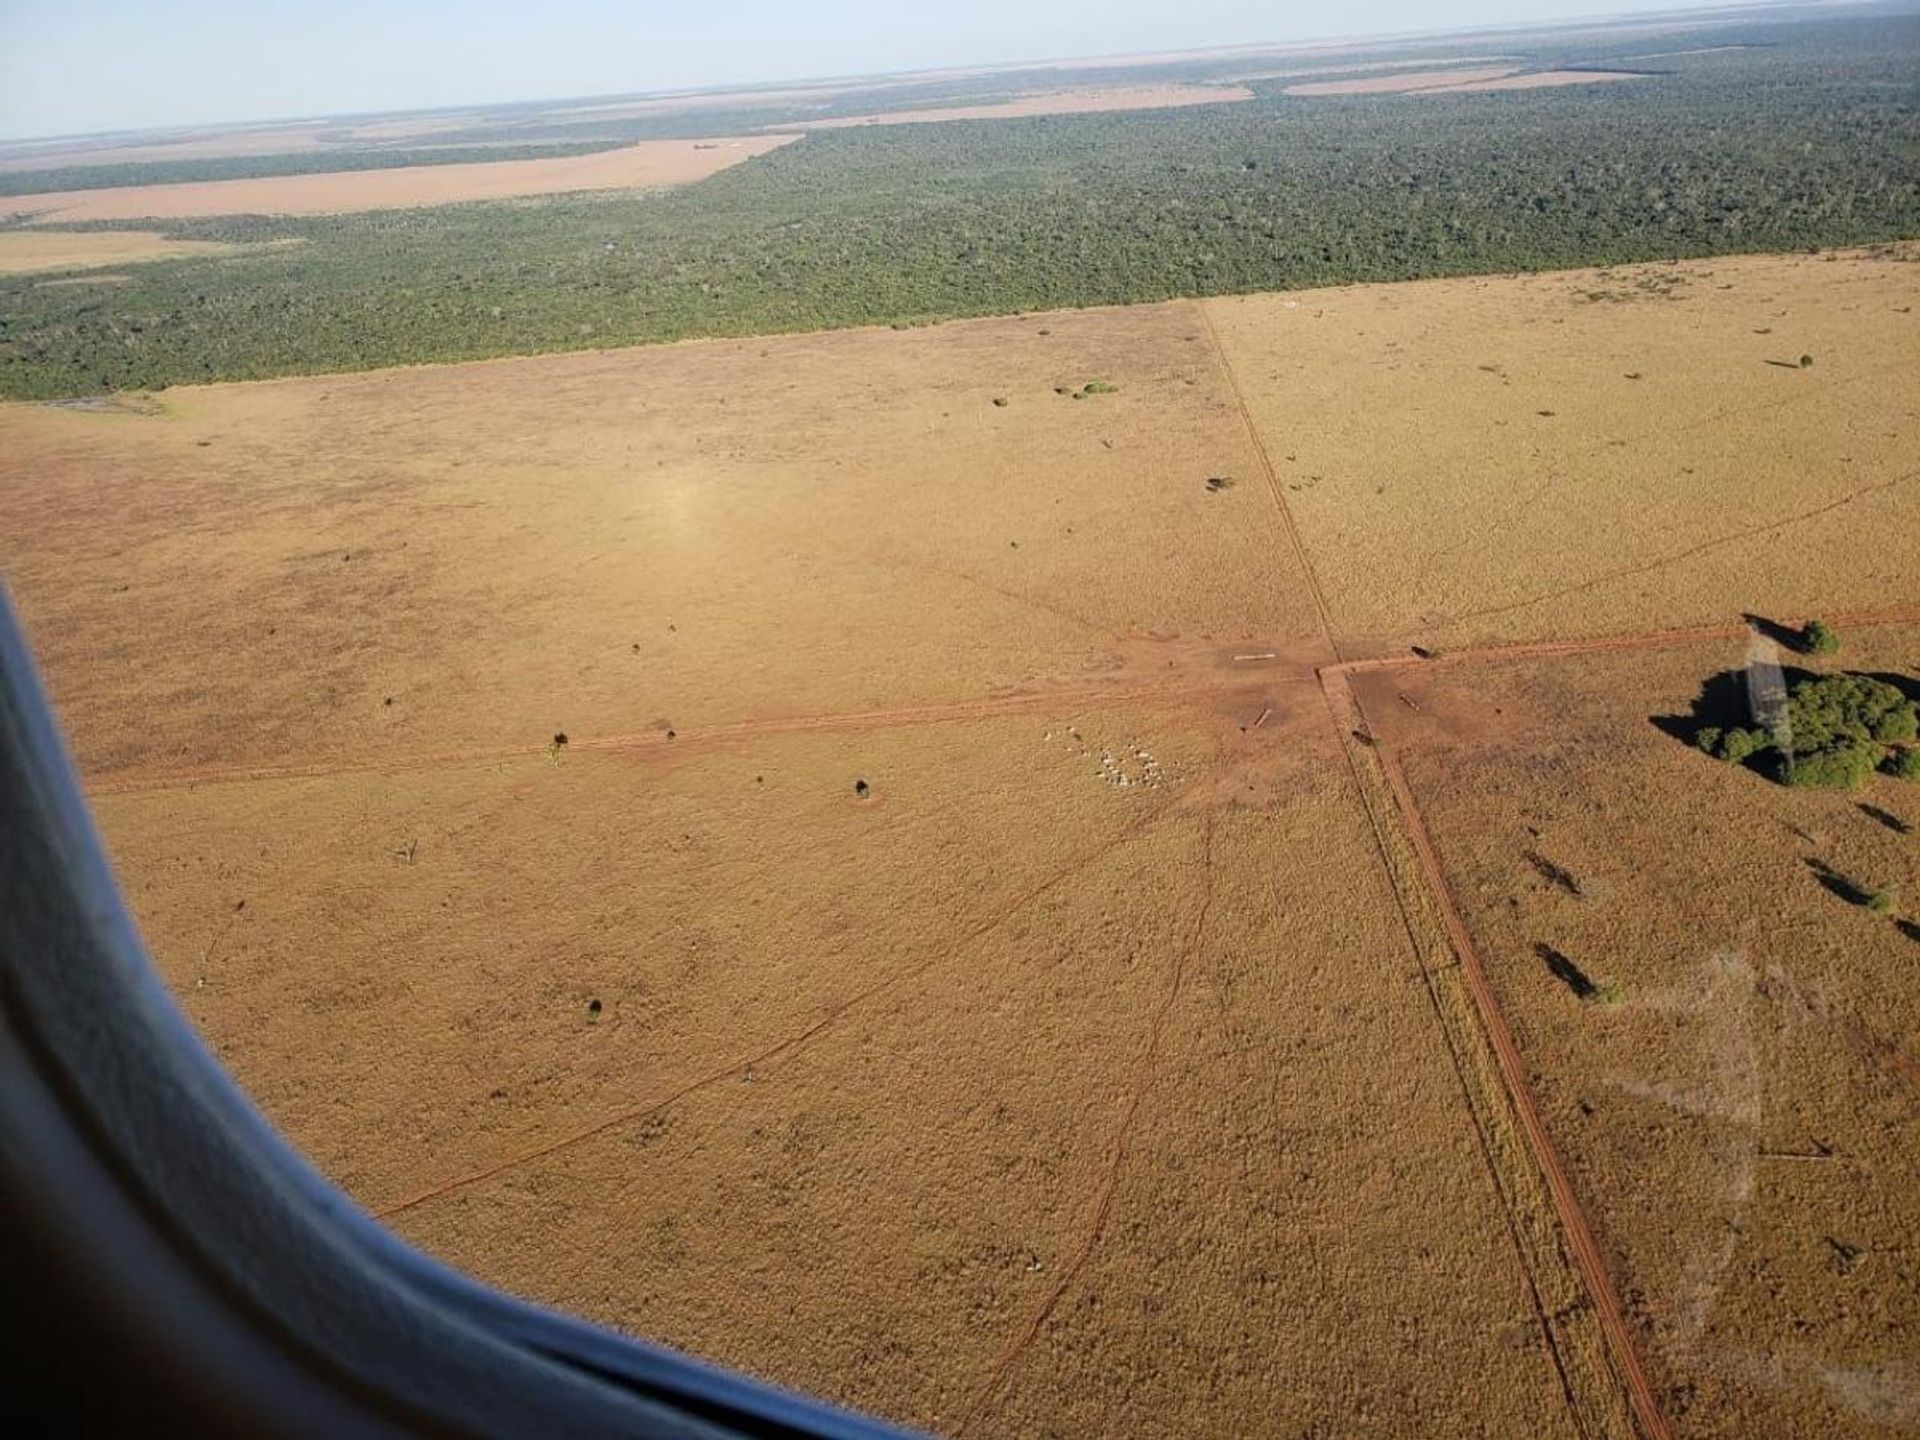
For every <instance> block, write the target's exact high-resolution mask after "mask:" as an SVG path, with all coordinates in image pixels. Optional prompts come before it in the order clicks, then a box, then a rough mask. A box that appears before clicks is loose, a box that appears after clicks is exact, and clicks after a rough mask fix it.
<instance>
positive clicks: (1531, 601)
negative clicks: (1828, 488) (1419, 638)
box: [1443, 470, 1920, 628]
mask: <svg viewBox="0 0 1920 1440" xmlns="http://www.w3.org/2000/svg"><path fill="white" fill-rule="evenodd" d="M1916 477H1920V470H1909V471H1907V472H1906V474H1904V475H1895V476H1894V477H1893V478H1892V479H1890V480H1879V481H1876V482H1875V483H1873V484H1871V485H1862V486H1860V487H1859V488H1858V489H1855V490H1849V491H1848V492H1847V493H1846V494H1844V495H1842V496H1840V497H1839V498H1837V499H1834V500H1829V501H1827V503H1826V504H1824V505H1816V506H1814V507H1813V508H1812V509H1811V510H1802V511H1800V512H1799V513H1798V514H1794V515H1787V516H1783V517H1782V518H1780V519H1778V520H1769V521H1768V522H1767V523H1766V524H1764V525H1749V526H1746V527H1745V528H1743V529H1740V530H1731V531H1728V532H1727V533H1726V534H1724V535H1717V536H1714V537H1713V538H1712V539H1710V540H1702V541H1700V542H1699V543H1698V544H1695V545H1689V546H1687V547H1686V548H1685V549H1684V550H1675V551H1672V552H1670V553H1668V554H1666V555H1660V556H1656V557H1655V558H1654V559H1652V560H1647V561H1643V562H1641V563H1640V564H1638V565H1623V566H1621V567H1620V568H1619V569H1616V570H1607V571H1603V572H1602V573H1601V574H1598V575H1594V576H1590V577H1589V578H1587V579H1585V580H1581V581H1578V582H1576V583H1574V584H1572V585H1564V586H1562V587H1560V588H1559V589H1557V590H1547V591H1543V592H1542V593H1540V594H1538V595H1534V596H1531V597H1529V598H1528V599H1525V600H1514V601H1511V602H1509V603H1507V604H1504V605H1483V606H1481V607H1480V608H1479V609H1477V610H1463V611H1461V612H1460V613H1459V614H1457V615H1450V616H1447V617H1446V619H1445V621H1444V622H1443V628H1444V626H1446V625H1456V624H1459V623H1461V622H1463V621H1467V620H1484V619H1486V618H1488V617H1489V616H1496V615H1511V614H1514V613H1515V612H1516V611H1520V610H1530V609H1532V608H1533V607H1534V606H1536V605H1548V604H1551V603H1552V602H1553V601H1555V600H1564V599H1566V598H1568V597H1569V596H1572V595H1582V594H1585V593H1586V592H1587V591H1589V590H1596V589H1598V588H1599V587H1600V586H1602V585H1611V584H1613V583H1614V582H1615V581H1618V580H1632V579H1635V578H1637V577H1639V576H1641V575H1650V574H1652V573H1653V572H1654V571H1656V570H1664V569H1666V568H1667V567H1668V566H1670V565H1677V564H1679V563H1680V562H1681V561H1683V560H1691V559H1692V558H1693V557H1694V556H1696V555H1703V554H1705V553H1706V552H1707V551H1709V550H1718V549H1720V548H1722V547H1723V546H1727V545H1737V544H1739V543H1740V542H1741V541H1743V540H1753V539H1757V538H1758V537H1760V536H1762V535H1770V534H1772V533H1773V532H1774V531H1776V530H1784V529H1786V528H1787V527H1788V526H1789V525H1799V524H1803V523H1805V522H1806V521H1808V520H1814V519H1818V518H1819V517H1820V516H1822V515H1825V514H1828V513H1829V512H1831V511H1834V510H1838V509H1840V508H1842V507H1843V506H1846V505H1851V504H1852V503H1853V502H1854V501H1856V500H1859V499H1863V498H1864V497H1866V496H1868V495H1878V494H1881V493H1883V492H1885V491H1888V490H1892V489H1895V488H1896V487H1898V486H1901V485H1905V484H1907V483H1908V482H1909V481H1911V480H1913V479H1915V478H1916Z"/></svg>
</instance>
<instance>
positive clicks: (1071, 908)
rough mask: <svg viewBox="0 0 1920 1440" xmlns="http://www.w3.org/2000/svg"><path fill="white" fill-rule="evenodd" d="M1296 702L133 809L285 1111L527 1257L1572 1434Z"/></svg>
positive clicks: (130, 820) (787, 1318)
mask: <svg viewBox="0 0 1920 1440" xmlns="http://www.w3.org/2000/svg"><path fill="white" fill-rule="evenodd" d="M1257 700H1258V692H1257V690H1256V691H1255V692H1254V693H1253V694H1249V695H1248V696H1246V697H1245V698H1244V700H1237V701H1235V702H1234V703H1227V697H1224V696H1223V697H1222V700H1221V703H1218V704H1213V703H1206V704H1202V705H1200V706H1198V707H1195V708H1190V709H1189V708H1182V707H1164V706H1163V707H1159V708H1157V709H1155V710H1153V711H1151V712H1145V711H1139V710H1119V711H1114V710H1076V711H1068V712H1064V713H1058V714H1047V713H1035V714H1031V715H1025V716H1019V717H1010V718H1005V719H996V720H988V721H960V722H955V723H951V724H936V725H931V726H923V727H914V728H908V729H901V728H892V729H878V730H874V731H872V732H866V733H860V734H852V735H836V734H827V735H800V736H790V737H784V738H780V737H776V738H774V739H770V740H765V741H760V742H756V743H752V744H748V745H743V746H739V747H728V748H724V749H721V750H705V751H700V752H695V753H692V754H690V755H689V756H687V757H685V758H682V757H680V756H677V755H673V754H669V753H668V752H665V751H655V752H651V753H650V754H648V755H620V754H595V753H581V754H574V753H571V749H570V748H569V751H568V752H566V753H562V754H561V755H560V756H559V757H558V758H557V760H555V761H549V760H547V759H544V758H539V759H529V760H522V761H518V762H514V763H511V764H507V765H504V766H480V767H471V766H461V767H448V768H445V769H439V770H435V771H432V772H423V773H416V774H409V775H405V776H400V777H381V776H346V777H333V778H326V779H312V780H280V781H269V782H257V783H250V784H249V783H242V784H236V785H226V786H218V787H202V788H196V789H185V790H168V791H163V792H152V793H145V794H135V795H120V796H113V797H109V798H108V799H106V800H105V801H104V802H103V808H102V816H103V820H104V823H105V826H106V829H107V832H108V834H109V836H110V839H111V844H112V848H113V850H114V853H115V857H116V861H117V863H118V864H119V866H120V867H121V870H122V873H123V874H124V875H125V876H126V877H127V882H128V886H129V891H130V894H131V896H132V899H133V903H134V905H135V908H136V910H137V912H138V913H139V916H140V919H141V923H142V925H143V927H144V928H145V930H146V933H147V934H148V935H149V937H150V938H151V940H152V942H153V943H154V945H155V947H156V950H157V952H158V954H159V956H160V957H161V963H162V966H163V968H164V970H165V971H166V973H167V974H168V976H169V978H170V979H171V980H172V982H173V984H174V985H175V987H176V988H177V990H178V991H179V993H180V995H181V996H182V1001H183V1003H184V1004H185V1005H186V1006H187V1008H188V1010H189V1012H190V1013H191V1014H192V1015H193V1017H194V1018H195V1020H196V1023H198V1024H199V1025H200V1026H201V1027H202V1029H203V1030H204V1031H205V1032H206V1033H207V1034H209V1035H210V1036H212V1037H214V1040H215V1043H216V1045H217V1046H218V1048H219V1050H220V1053H221V1055H222V1058H223V1059H224V1060H225V1061H226V1063H228V1064H229V1065H231V1066H232V1067H233V1068H234V1069H235V1072H236V1073H237V1074H238V1075H239V1076H240V1077H241V1079H242V1080H243V1081H244V1082H245V1083H246V1084H248V1085H249V1087H250V1088H252V1089H253V1090H254V1091H255V1093H256V1094H258V1095H259V1096H260V1098H261V1101H262V1103H263V1104H264V1105H265V1106H266V1108H267V1110H268V1112H269V1113H270V1114H271V1115H272V1116H273V1117H274V1118H275V1120H276V1121H277V1122H278V1123H279V1124H281V1125H282V1126H283V1127H284V1128H285V1129H286V1130H287V1132H288V1133H289V1134H291V1135H292V1136H293V1137H294V1138H295V1139H296V1140H297V1141H298V1142H299V1143H301V1144H302V1145H303V1146H304V1147H306V1148H307V1149H308V1151H309V1153H311V1154H313V1155H314V1156H315V1157H316V1158H317V1159H318V1160H319V1161H320V1163H321V1164H322V1165H323V1166H325V1168H327V1170H328V1171H329V1172H330V1173H332V1174H334V1175H335V1176H337V1177H339V1178H340V1179H342V1180H343V1181H344V1182H345V1183H346V1184H347V1185H348V1186H349V1188H350V1189H351V1190H352V1191H353V1192H354V1193H355V1194H356V1195H357V1196H358V1197H359V1198H361V1199H362V1200H363V1201H364V1202H365V1203H367V1204H369V1205H370V1206H371V1207H373V1208H374V1209H376V1210H377V1211H381V1212H384V1213H386V1214H388V1215H389V1217H390V1223H392V1224H393V1225H395V1226H396V1227H397V1228H398V1229H399V1230H400V1231H401V1233H403V1234H405V1235H407V1236H409V1237H410V1238H413V1239H415V1240H417V1241H419V1242H421V1243H423V1244H425V1245H426V1246H427V1247H428V1248H430V1249H431V1250H433V1251H434V1252H435V1253H438V1254H440V1255H442V1256H445V1257H446V1258H448V1259H450V1260H452V1261H454V1262H455V1263H457V1264H459V1265H461V1266H463V1267H465V1268H468V1269H470V1270H473V1271H474V1272H476V1273H478V1274H480V1275H483V1276H485V1277H486V1278H488V1279H490V1280H493V1281H495V1282H497V1283H500V1284H503V1285H505V1286H507V1287H508V1288H510V1289H512V1290H515V1291H517V1292H519V1293H522V1294H525V1295H529V1296H532V1297H535V1298H537V1299H540V1300H542V1301H545V1302H548V1303H553V1304H559V1305H564V1306H566V1307H568V1308H570V1309H573V1310H576V1311H578V1312H580V1313H583V1314H586V1315H588V1316H590V1317H592V1318H594V1319H597V1320H601V1321H604V1322H607V1323H610V1324H614V1325H617V1326H621V1327H623V1328H626V1329H629V1330H631V1331H634V1332H636V1333H641V1334H645V1335H648V1336H650V1337H653V1338H657V1339H661V1340H665V1341H667V1342H669V1343H672V1344H675V1345H679V1346H683V1347H685V1348H688V1349H690V1350H692V1351H694V1352H695V1353H699V1354H702V1355H708V1356H713V1357H716V1358H719V1359H722V1360H725V1361H728V1362H730V1363H734V1364H739V1365H743V1366H745V1367H747V1368H749V1369H751V1370H753V1371H755V1372H756V1373H760V1374H763V1375H768V1376H770V1377H772V1378H775V1379H778V1380H781V1381H784V1382H786V1383H789V1384H797V1385H803V1386H807V1387H808V1388H811V1389H815V1390H819V1391H822V1392H824V1393H827V1394H829V1395H832V1396H834V1397H835V1398H838V1399H842V1400H845V1401H849V1402H851V1403H855V1404H860V1405H863V1406H869V1407H872V1408H874V1409H877V1410H879V1411H880V1412H881V1413H884V1414H888V1415H891V1416H894V1417H897V1418H900V1419H903V1420H907V1421H910V1422H916V1423H921V1424H925V1425H929V1426H932V1427H934V1428H937V1429H940V1430H944V1431H949V1432H951V1431H954V1430H957V1429H960V1428H961V1427H962V1426H963V1425H964V1426H966V1428H967V1433H979V1434H999V1433H1009V1432H1011V1431H1022V1432H1024V1431H1028V1430H1033V1429H1043V1428H1046V1427H1047V1426H1049V1425H1053V1426H1063V1427H1065V1428H1067V1429H1070V1430H1076V1431H1086V1430H1093V1431H1112V1430H1115V1429H1123V1430H1126V1431H1128V1432H1129V1433H1140V1434H1165V1435H1178V1434H1192V1433H1196V1432H1219V1431H1223V1430H1227V1429H1231V1428H1233V1425H1234V1421H1235V1417H1236V1416H1244V1415H1246V1414H1249V1413H1271V1414H1275V1415H1279V1416H1283V1417H1285V1418H1286V1419H1287V1421H1288V1422H1289V1423H1294V1424H1299V1425H1310V1424H1312V1423H1314V1422H1315V1420H1316V1418H1317V1417H1324V1416H1326V1415H1329V1414H1346V1415H1351V1414H1357V1413H1365V1414H1368V1415H1371V1416H1373V1417H1375V1418H1379V1419H1381V1420H1382V1423H1388V1424H1391V1425H1393V1426H1396V1427H1412V1426H1417V1427H1418V1428H1420V1429H1421V1430H1422V1431H1423V1432H1424V1433H1437V1434H1463V1435H1464V1434H1474V1433H1480V1432H1481V1430H1482V1429H1483V1428H1484V1427H1485V1426H1486V1425H1487V1424H1488V1423H1489V1422H1490V1421H1491V1422H1494V1423H1497V1424H1499V1425H1501V1426H1504V1427H1505V1428H1507V1429H1511V1430H1513V1431H1515V1432H1516V1433H1519V1432H1524V1433H1528V1434H1556V1433H1573V1431H1572V1425H1571V1420H1570V1417H1569V1416H1568V1415H1567V1410H1566V1404H1567V1402H1566V1398H1565V1393H1564V1390H1563V1385H1562V1382H1561V1380H1560V1378H1559V1376H1558V1373H1557V1371H1556V1367H1555V1363H1554V1361H1553V1359H1552V1356H1551V1355H1550V1353H1549V1352H1548V1350H1547V1348H1546V1346H1545V1343H1544V1341H1543V1338H1542V1337H1543V1329H1542V1322H1541V1319H1540V1317H1539V1316H1538V1315H1537V1314H1536V1313H1535V1310H1534V1306H1533V1303H1532V1301H1531V1300H1530V1299H1529V1293H1530V1292H1529V1289H1528V1281H1527V1278H1526V1275H1525V1272H1524V1271H1523V1269H1522V1267H1521V1264H1520V1261H1519V1259H1518V1256H1517V1254H1516V1251H1515V1249H1514V1247H1513V1244H1512V1241H1511V1239H1510V1238H1509V1236H1508V1233H1507V1230H1506V1227H1505V1223H1504V1221H1503V1219H1502V1217H1501V1212H1500V1208H1499V1204H1500V1202H1499V1200H1498V1198H1497V1195H1496V1192H1495V1190H1494V1188H1493V1185H1492V1182H1491V1179H1490V1176H1489V1174H1488V1172H1487V1170H1486V1168H1485V1163H1484V1160H1483V1159H1482V1157H1481V1155H1480V1153H1479V1151H1478V1148H1477V1145H1476V1141H1475V1138H1474V1132H1473V1129H1472V1127H1471V1126H1470V1124H1469V1123H1468V1120H1467V1117H1466V1115H1465V1114H1464V1112H1463V1111H1462V1110H1461V1109H1460V1108H1459V1105H1458V1100H1457V1089H1456V1082H1455V1081H1454V1080H1453V1078H1452V1074H1451V1070H1450V1068H1449V1066H1450V1062H1449V1060H1448V1058H1447V1055H1446V1051H1445V1048H1444V1045H1443V1044H1442V1040H1441V1035H1440V1032H1439V1029H1438V1026H1437V1025H1436V1024H1435V1021H1434V1018H1433V1015H1432V1013H1431V1011H1430V1010H1429V1009H1428V1008H1427V1006H1426V1003H1425V1000H1424V998H1423V997H1422V996H1421V994H1420V991H1419V982H1418V980H1417V979H1416V978H1414V976H1413V974H1412V966H1411V957H1410V955H1409V954H1408V953H1407V948H1406V941H1405V939H1404V937H1403V936H1401V935H1399V934H1398V933H1397V931H1396V930H1395V928H1394V922H1393V921H1392V919H1391V914H1392V912H1391V907H1390V903H1389V900H1388V896H1387V892H1386V889H1385V882H1384V879H1383V878H1381V877H1379V876H1378V875H1377V873H1376V872H1372V871H1370V870H1369V868H1368V864H1369V854H1370V851H1369V848H1368V847H1369V844H1370V842H1369V840H1368V838H1367V832H1366V828H1365V822H1364V820H1363V818H1362V816H1361V814H1360V812H1359V809H1358V807H1357V804H1356V802H1355V800H1354V797H1353V795H1352V793H1351V792H1350V791H1349V790H1347V789H1346V788H1345V787H1344V785H1343V783H1342V781H1341V772H1340V770H1339V769H1338V767H1337V761H1336V760H1335V754H1336V752H1335V750H1334V748H1333V741H1332V738H1331V736H1330V735H1328V734H1327V732H1326V731H1325V730H1324V728H1322V727H1321V726H1320V725H1319V723H1318V721H1319V717H1318V713H1317V708H1316V706H1315V697H1313V696H1312V695H1311V694H1310V693H1305V692H1300V693H1296V694H1293V695H1291V696H1289V697H1288V699H1287V701H1286V703H1285V705H1284V707H1283V714H1282V716H1281V717H1279V718H1277V719H1274V720H1269V721H1268V723H1267V724H1266V725H1265V726H1263V727H1261V729H1260V730H1259V731H1258V732H1257V733H1256V734H1254V735H1252V736H1251V737H1250V738H1249V737H1243V736H1242V735H1241V734H1240V732H1239V728H1238V727H1239V723H1241V716H1242V712H1247V713H1249V714H1250V713H1252V712H1251V711H1250V710H1249V708H1248V707H1250V706H1252V705H1254V704H1255V703H1256V702H1257ZM1069 729H1071V730H1072V731H1075V732H1077V734H1078V738H1079V743H1070V741H1069V736H1068V731H1069ZM1083 748H1084V749H1085V750H1087V751H1089V752H1091V753H1081V751H1082V749H1083ZM1135 748H1144V749H1147V750H1149V751H1150V752H1151V753H1152V754H1153V756H1154V757H1155V759H1156V760H1157V761H1158V762H1159V765H1160V767H1161V770H1162V773H1163V774H1164V775H1165V776H1166V779H1165V781H1164V783H1159V784H1154V785H1144V784H1143V785H1135V786H1129V787H1119V786H1116V785H1114V784H1112V783H1110V782H1109V781H1107V780H1106V779H1104V778H1102V774H1101V767H1100V766H1099V763H1098V752H1099V751H1102V750H1109V751H1116V752H1122V753H1125V754H1127V755H1128V756H1129V759H1130V761H1132V752H1133V750H1134V749H1135ZM1132 763H1135V764H1136V765H1137V764H1138V762H1137V761H1132ZM855 777H860V778H862V779H864V780H866V781H867V783H868V787H869V788H868V792H867V795H866V797H865V798H861V797H860V796H859V795H858V794H857V793H856V791H855V789H854V780H855ZM1275 854H1285V855H1289V856H1294V857H1301V859H1302V860H1304V857H1305V856H1307V855H1309V854H1311V855H1312V856H1314V857H1315V858H1314V860H1313V861H1312V863H1299V862H1296V863H1291V864H1288V865H1285V866H1281V867H1276V866H1275V865H1274V864H1273V863H1272V862H1273V856H1274V855H1275ZM316 876H324V877H326V878H325V880H324V883H321V884H318V885H316V884H315V883H314V878H315V877H316ZM1336 876H1338V877H1345V878H1343V879H1341V880H1339V881H1336V880H1335V877H1336ZM719 897H726V898H725V902H724V903H719ZM903 901H904V903H903ZM321 1034H324V1035H326V1036H328V1037H330V1038H329V1040H328V1041H327V1042H326V1043H325V1044H316V1036H318V1035H321ZM1335 1056H1338V1057H1339V1058H1338V1059H1337V1060H1336V1059H1335V1058H1334V1057H1335ZM1343 1077H1344V1078H1343ZM1437 1215H1445V1216H1447V1217H1448V1220H1447V1223H1446V1224H1444V1225H1436V1224H1434V1223H1433V1221H1434V1217H1435V1216H1437ZM610 1233H617V1234H619V1235H620V1236H621V1237H623V1238H622V1241H621V1243H619V1244H617V1245H612V1246H610V1245H609V1244H608V1243H607V1237H608V1235H609V1234H610ZM535 1235H537V1236H538V1237H539V1240H538V1243H536V1244H529V1243H526V1242H527V1238H528V1237H530V1236H535ZM516 1237H517V1238H516ZM1462 1357H1466V1358H1465V1360H1464V1361H1463V1358H1462ZM1116 1373H1123V1374H1127V1375H1130V1376H1131V1377H1133V1378H1132V1379H1130V1380H1129V1381H1128V1382H1127V1383H1125V1384H1124V1385H1116V1384H1115V1383H1114V1381H1113V1378H1112V1377H1113V1376H1114V1375H1115V1374H1116ZM1203 1376H1204V1377H1208V1378H1207V1379H1205V1380H1204V1382H1203V1380H1202V1377H1203Z"/></svg>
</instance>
